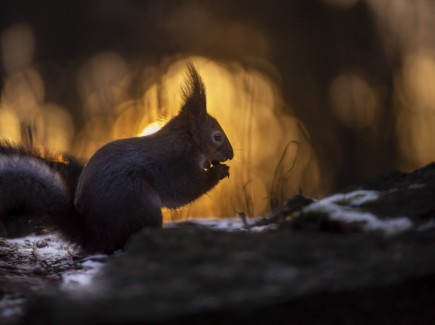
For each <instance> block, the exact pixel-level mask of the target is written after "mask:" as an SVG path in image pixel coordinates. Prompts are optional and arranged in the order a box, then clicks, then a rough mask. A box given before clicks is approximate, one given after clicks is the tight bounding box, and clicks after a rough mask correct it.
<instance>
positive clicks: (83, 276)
mask: <svg viewBox="0 0 435 325" xmlns="http://www.w3.org/2000/svg"><path fill="white" fill-rule="evenodd" d="M101 258H104V259H105V258H107V255H94V256H89V257H88V258H86V260H84V261H83V262H81V266H82V267H83V268H82V269H80V270H72V271H68V272H64V273H63V274H62V284H61V287H60V288H61V289H62V290H65V291H71V290H76V289H79V288H83V287H86V286H89V285H90V284H91V283H92V280H93V278H94V276H95V275H96V274H97V273H98V272H99V271H100V270H101V268H102V267H103V266H104V264H105V263H104V262H101V261H98V259H101Z"/></svg>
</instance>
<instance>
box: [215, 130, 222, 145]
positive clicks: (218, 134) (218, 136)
mask: <svg viewBox="0 0 435 325" xmlns="http://www.w3.org/2000/svg"><path fill="white" fill-rule="evenodd" d="M213 140H214V141H216V142H218V143H220V142H222V140H223V136H222V133H220V132H219V131H215V132H214V133H213Z"/></svg>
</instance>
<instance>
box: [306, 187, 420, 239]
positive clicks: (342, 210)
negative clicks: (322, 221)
mask: <svg viewBox="0 0 435 325" xmlns="http://www.w3.org/2000/svg"><path fill="white" fill-rule="evenodd" d="M379 197H380V193H379V192H376V191H365V190H358V191H354V192H350V193H344V194H335V195H332V196H330V197H327V198H325V199H323V200H320V201H317V202H314V203H312V204H311V205H309V206H308V207H306V208H304V209H303V210H302V212H303V213H312V212H324V213H327V214H328V217H329V219H330V220H336V221H343V222H349V223H355V222H356V223H361V224H362V228H363V229H364V230H368V231H373V230H379V231H383V232H384V233H385V234H387V235H391V234H395V233H399V232H402V231H405V230H408V229H410V228H411V227H412V226H413V223H412V221H411V220H410V219H409V218H406V217H398V218H390V219H386V220H382V219H379V218H378V217H377V216H375V215H374V214H372V213H370V212H364V211H361V210H359V209H358V208H357V207H358V206H360V205H362V204H365V203H368V202H371V201H374V200H377V199H378V198H379Z"/></svg>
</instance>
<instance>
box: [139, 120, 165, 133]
mask: <svg viewBox="0 0 435 325" xmlns="http://www.w3.org/2000/svg"><path fill="white" fill-rule="evenodd" d="M163 124H164V123H163V122H159V121H156V122H153V123H151V124H148V125H147V126H146V127H145V129H143V131H142V132H141V133H140V134H139V136H141V137H143V136H146V135H150V134H153V133H156V132H157V131H158V130H160V129H161V128H162V126H163Z"/></svg>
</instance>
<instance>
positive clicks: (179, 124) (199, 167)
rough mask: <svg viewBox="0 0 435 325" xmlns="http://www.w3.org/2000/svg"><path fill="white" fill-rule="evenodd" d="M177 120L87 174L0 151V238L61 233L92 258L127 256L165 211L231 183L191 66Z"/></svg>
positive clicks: (222, 145)
mask: <svg viewBox="0 0 435 325" xmlns="http://www.w3.org/2000/svg"><path fill="white" fill-rule="evenodd" d="M187 70H188V76H187V81H186V85H185V87H184V88H183V89H182V91H183V97H184V102H183V104H182V106H181V109H180V111H179V113H178V115H177V116H175V117H174V118H172V119H171V120H170V121H169V122H168V123H167V124H166V125H165V126H163V127H162V128H161V129H160V130H159V131H157V132H156V133H154V134H151V135H148V136H144V137H133V138H127V139H121V140H116V141H113V142H110V143H108V144H106V145H104V146H103V147H102V148H100V149H99V150H98V151H97V152H96V153H95V154H94V155H93V156H92V157H91V158H90V160H89V161H88V162H87V164H86V165H85V166H84V167H83V169H82V166H81V165H80V164H79V163H77V162H76V161H75V160H74V158H72V157H68V156H61V159H59V156H58V155H53V156H50V155H49V154H47V153H45V154H44V155H41V154H40V152H39V151H38V150H36V149H34V148H26V147H23V146H13V145H11V144H9V143H2V144H0V235H2V236H9V237H10V236H13V235H14V234H16V233H19V234H20V235H22V234H25V233H26V232H27V231H28V227H23V231H22V232H20V227H22V225H23V224H29V223H31V224H34V225H37V226H42V227H45V228H49V229H52V230H55V231H58V232H60V233H61V235H63V237H64V238H65V239H66V240H68V241H70V242H72V243H75V244H78V245H80V246H81V248H82V249H83V251H84V252H85V253H95V252H103V253H111V252H113V251H115V250H117V249H122V248H123V247H124V245H125V243H126V242H127V240H128V239H129V237H130V236H131V235H132V234H134V233H136V232H138V231H139V230H141V229H142V228H144V227H161V226H162V214H161V208H162V207H167V208H178V207H181V206H183V205H185V204H187V203H190V202H192V201H194V200H195V199H197V198H198V197H200V196H201V195H203V194H205V193H206V192H208V191H209V190H211V189H212V188H213V187H214V186H216V185H217V184H218V183H219V181H220V180H222V179H223V178H225V177H229V167H228V166H227V165H225V164H223V162H225V161H227V160H231V159H232V158H233V156H234V154H233V149H232V147H231V144H230V142H229V140H228V138H227V136H226V134H225V132H224V130H223V129H222V127H221V126H220V125H219V123H218V122H217V121H216V119H215V118H213V117H212V116H210V115H209V114H208V113H207V106H206V92H205V86H204V83H203V81H202V79H201V77H200V75H199V74H198V72H197V71H196V69H195V67H194V66H193V65H192V64H190V63H189V64H188V65H187Z"/></svg>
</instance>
